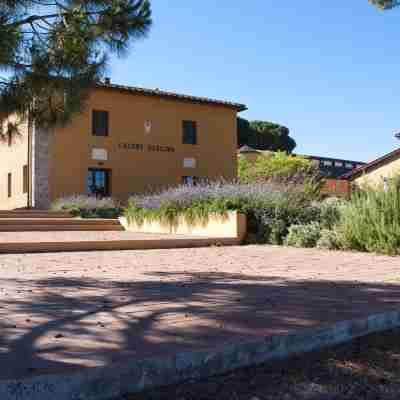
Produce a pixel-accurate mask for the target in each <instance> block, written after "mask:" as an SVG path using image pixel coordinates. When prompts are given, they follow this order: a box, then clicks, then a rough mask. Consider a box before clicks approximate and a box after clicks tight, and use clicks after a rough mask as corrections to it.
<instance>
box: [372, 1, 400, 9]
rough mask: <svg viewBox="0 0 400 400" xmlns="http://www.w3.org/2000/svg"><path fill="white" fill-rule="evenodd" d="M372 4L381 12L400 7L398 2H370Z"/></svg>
mask: <svg viewBox="0 0 400 400" xmlns="http://www.w3.org/2000/svg"><path fill="white" fill-rule="evenodd" d="M369 1H370V3H372V4H373V5H375V6H377V7H378V8H380V9H381V10H389V9H391V8H394V7H397V6H399V5H400V1H398V0H369Z"/></svg>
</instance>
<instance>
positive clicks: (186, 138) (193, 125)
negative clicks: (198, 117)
mask: <svg viewBox="0 0 400 400" xmlns="http://www.w3.org/2000/svg"><path fill="white" fill-rule="evenodd" d="M189 126H190V130H188V129H189ZM197 132H198V125H197V121H192V120H183V121H182V143H183V144H186V145H190V146H196V145H197V144H198V140H197V136H198V135H197Z"/></svg>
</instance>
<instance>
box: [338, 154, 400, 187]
mask: <svg viewBox="0 0 400 400" xmlns="http://www.w3.org/2000/svg"><path fill="white" fill-rule="evenodd" d="M399 176H400V149H397V150H394V151H392V152H391V153H388V154H386V155H384V156H382V157H380V158H378V159H376V160H374V161H371V162H370V163H368V164H366V165H364V166H361V167H360V168H357V169H356V170H354V171H351V172H350V173H348V174H346V175H344V178H346V179H348V180H349V181H350V182H351V183H352V184H353V185H354V186H356V187H361V188H362V187H365V186H369V187H376V188H378V187H385V186H386V185H387V184H388V183H389V181H390V180H391V179H393V178H396V177H399Z"/></svg>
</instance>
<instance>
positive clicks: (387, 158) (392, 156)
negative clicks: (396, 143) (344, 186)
mask: <svg viewBox="0 0 400 400" xmlns="http://www.w3.org/2000/svg"><path fill="white" fill-rule="evenodd" d="M398 158H400V149H397V150H394V151H392V152H391V153H389V154H386V155H384V156H383V157H380V158H377V159H376V160H374V161H372V162H370V163H368V164H366V165H364V166H362V167H360V168H356V169H354V170H353V171H350V172H349V173H347V174H345V175H343V176H342V178H344V179H355V178H357V177H358V176H360V175H361V174H363V173H364V172H369V171H372V170H374V169H376V168H379V167H380V166H382V165H384V164H386V163H388V162H391V161H394V160H397V159H398Z"/></svg>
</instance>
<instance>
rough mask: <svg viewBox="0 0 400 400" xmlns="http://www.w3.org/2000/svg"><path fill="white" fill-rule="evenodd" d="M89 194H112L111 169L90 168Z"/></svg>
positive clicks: (99, 195)
mask: <svg viewBox="0 0 400 400" xmlns="http://www.w3.org/2000/svg"><path fill="white" fill-rule="evenodd" d="M87 191H88V194H89V196H94V197H100V198H101V197H110V196H111V171H110V170H108V169H97V168H96V169H95V168H90V169H89V174H88V181H87Z"/></svg>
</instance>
